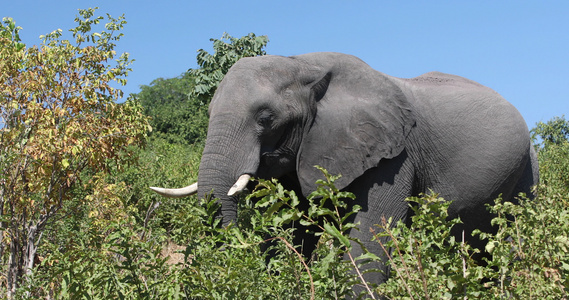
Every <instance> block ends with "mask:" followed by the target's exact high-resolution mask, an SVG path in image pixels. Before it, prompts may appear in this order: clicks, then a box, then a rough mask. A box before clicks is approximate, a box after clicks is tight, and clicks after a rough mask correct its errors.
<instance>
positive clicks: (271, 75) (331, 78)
mask: <svg viewBox="0 0 569 300" xmlns="http://www.w3.org/2000/svg"><path fill="white" fill-rule="evenodd" d="M209 116H210V121H209V128H208V134H207V140H206V144H205V149H204V152H203V156H202V160H201V163H200V168H199V175H198V176H199V178H198V184H197V186H196V185H192V186H189V187H186V188H183V189H178V190H170V189H158V188H154V189H155V190H156V191H157V192H159V193H161V194H163V195H166V196H185V195H187V194H189V193H192V192H196V191H199V194H200V196H204V195H206V194H209V193H211V194H212V196H213V197H216V198H219V200H220V201H221V215H222V217H223V224H228V223H229V222H232V221H234V220H235V218H236V215H237V194H238V193H239V192H240V191H242V190H243V189H244V188H245V186H246V184H247V182H248V180H249V178H250V177H251V176H253V177H259V178H279V177H282V176H285V175H289V176H294V178H296V179H297V180H298V182H299V183H300V187H301V190H302V193H303V194H304V195H305V196H306V195H308V194H310V192H311V191H313V190H314V189H315V188H316V186H315V182H316V180H317V179H319V178H321V177H322V174H321V173H320V171H318V170H317V169H316V168H314V166H315V165H320V166H322V167H324V168H326V169H327V170H328V171H329V172H331V173H332V174H341V175H342V177H341V179H339V180H338V181H337V182H336V184H337V187H338V188H340V189H342V188H345V187H346V186H348V185H349V184H350V183H351V182H352V181H353V180H354V179H356V178H357V177H359V176H361V175H362V174H363V173H364V172H365V171H366V170H368V169H370V168H373V167H375V166H377V165H378V163H379V161H380V160H382V159H389V158H393V157H395V156H397V155H399V153H400V152H401V151H402V150H403V148H404V146H405V141H406V137H407V135H408V134H409V132H410V130H411V128H412V127H413V126H414V124H415V121H414V118H413V114H412V111H411V107H410V105H409V103H408V102H407V101H406V98H405V96H404V94H403V92H402V91H401V89H400V88H399V87H398V86H397V85H396V84H394V83H393V82H392V81H391V80H390V79H389V77H388V76H386V75H384V74H382V73H380V72H378V71H375V70H373V69H372V68H371V67H369V66H368V65H367V64H365V63H364V62H363V61H361V60H359V59H358V58H356V57H353V56H350V55H345V54H339V53H312V54H305V55H300V56H293V57H281V56H262V57H254V58H244V59H241V60H240V61H238V62H237V63H236V64H235V65H234V66H233V67H232V68H231V69H230V70H229V72H228V73H227V75H226V76H225V78H224V79H223V81H222V82H221V83H220V85H219V87H218V89H217V91H216V93H215V95H214V97H213V99H212V101H211V104H210V107H209Z"/></svg>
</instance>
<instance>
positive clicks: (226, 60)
mask: <svg viewBox="0 0 569 300" xmlns="http://www.w3.org/2000/svg"><path fill="white" fill-rule="evenodd" d="M210 41H212V42H213V50H214V52H215V53H214V54H209V53H208V52H207V51H205V50H204V49H200V50H198V55H197V62H198V65H199V66H200V68H199V69H190V70H188V72H190V74H191V75H193V76H194V78H195V88H194V90H193V91H192V96H195V97H196V98H197V99H198V100H200V101H201V103H203V104H209V101H211V98H212V97H213V94H214V93H215V90H216V89H217V86H218V85H219V83H220V82H221V80H222V79H223V77H224V76H225V74H227V71H229V68H231V67H232V66H233V65H234V64H235V63H236V62H237V61H238V60H239V59H241V58H243V57H251V56H261V55H266V54H267V53H266V52H265V50H264V49H263V48H265V47H266V46H267V43H268V42H269V38H268V37H267V36H265V35H261V36H256V35H255V34H254V33H249V34H248V35H246V36H243V37H241V38H234V37H232V36H230V35H229V34H227V33H224V34H223V36H222V37H221V39H210Z"/></svg>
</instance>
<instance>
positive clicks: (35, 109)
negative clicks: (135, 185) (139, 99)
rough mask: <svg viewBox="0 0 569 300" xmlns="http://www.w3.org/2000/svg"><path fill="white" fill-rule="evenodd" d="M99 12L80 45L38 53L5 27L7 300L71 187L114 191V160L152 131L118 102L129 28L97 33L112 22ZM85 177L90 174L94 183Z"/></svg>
mask: <svg viewBox="0 0 569 300" xmlns="http://www.w3.org/2000/svg"><path fill="white" fill-rule="evenodd" d="M95 10H96V8H95V9H86V10H79V16H78V17H77V18H76V19H75V22H76V23H77V27H75V28H73V29H71V30H70V32H71V34H72V36H73V40H72V41H69V40H65V39H62V30H60V29H58V30H56V31H53V32H51V33H50V34H47V35H45V36H41V37H40V38H41V40H42V43H41V44H40V45H39V46H34V47H26V46H25V45H24V44H23V43H21V42H20V38H19V34H18V32H19V30H20V29H21V28H20V27H16V26H15V22H14V21H13V20H12V19H9V18H4V19H3V22H2V24H0V47H1V48H0V107H1V110H0V126H2V127H1V128H0V230H1V233H2V234H1V236H0V259H2V261H7V262H8V263H7V270H3V271H2V274H7V275H6V278H5V279H3V280H2V281H3V282H6V285H7V286H6V289H7V296H8V298H13V297H14V295H15V293H16V290H17V289H18V287H19V286H21V284H22V283H23V282H24V280H25V279H26V278H30V276H31V275H32V271H33V268H34V258H35V255H36V252H37V249H38V245H39V243H40V241H41V239H42V235H43V234H44V229H45V227H46V225H48V223H49V222H50V221H53V220H54V219H55V218H54V217H55V216H57V215H58V214H59V213H60V211H61V209H62V207H63V206H64V203H66V201H69V200H70V199H71V198H72V197H73V189H75V188H82V186H83V184H89V185H91V186H92V187H93V190H95V191H99V192H100V191H102V190H109V189H108V186H109V183H107V182H106V181H105V180H101V178H104V176H102V175H103V174H104V173H105V172H106V171H107V170H108V168H109V162H111V161H115V162H124V161H125V160H128V159H129V154H130V151H131V150H130V148H129V145H137V144H140V143H142V141H143V138H144V136H145V134H146V131H147V129H148V123H147V120H146V117H144V116H143V114H142V113H141V111H142V108H141V106H140V105H139V104H137V103H136V102H135V101H131V100H127V101H126V102H125V103H123V104H120V105H119V104H117V103H116V100H117V99H119V98H120V97H122V92H121V90H119V89H117V88H114V87H113V86H112V82H116V83H118V84H121V85H124V84H125V83H126V79H125V77H126V76H127V74H128V72H129V71H130V70H131V69H130V68H129V64H130V63H131V60H130V59H129V56H128V54H127V53H123V54H122V55H120V56H119V57H118V58H117V59H116V60H115V57H116V52H115V50H114V48H115V43H116V42H117V41H119V40H120V38H121V37H122V33H120V30H121V29H122V28H123V26H124V25H125V24H126V21H125V20H124V17H123V16H121V17H119V18H112V17H111V16H110V15H107V19H106V20H107V23H106V24H105V25H104V29H103V30H101V31H100V32H92V29H93V28H94V27H97V26H100V25H102V24H100V23H101V21H103V20H104V18H103V17H101V16H95ZM119 165H120V164H119ZM83 172H89V174H90V175H92V176H89V177H90V178H87V179H86V182H83V181H82V180H81V175H82V173H83ZM111 190H112V189H111ZM90 199H100V201H105V197H91V198H90ZM85 202H87V201H85Z"/></svg>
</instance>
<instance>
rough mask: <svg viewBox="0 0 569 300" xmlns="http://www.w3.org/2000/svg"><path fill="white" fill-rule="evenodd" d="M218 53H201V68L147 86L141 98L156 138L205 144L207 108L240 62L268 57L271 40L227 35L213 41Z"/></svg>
mask: <svg viewBox="0 0 569 300" xmlns="http://www.w3.org/2000/svg"><path fill="white" fill-rule="evenodd" d="M210 41H212V42H213V50H214V54H210V53H208V52H207V51H205V50H204V49H200V50H198V55H197V57H196V59H197V63H198V65H199V66H200V68H198V69H189V70H188V71H187V72H185V73H183V74H182V75H180V76H178V77H175V78H169V79H163V78H158V79H155V80H154V81H152V82H151V83H150V85H143V86H142V88H141V91H140V93H138V95H137V97H138V98H139V99H140V101H141V103H142V105H143V106H144V109H145V114H147V115H148V116H150V117H151V125H152V128H153V135H154V136H156V137H161V138H165V139H166V140H167V141H168V142H170V143H174V142H176V143H187V144H196V143H198V144H199V143H201V142H203V141H205V138H206V133H207V123H208V116H207V107H208V105H209V102H210V101H211V98H212V97H213V94H214V93H215V90H216V88H217V85H218V84H219V83H220V82H221V80H222V79H223V77H224V76H225V74H226V73H227V71H229V68H231V66H233V64H235V63H236V62H237V61H238V60H239V59H241V58H243V57H250V56H260V55H265V54H266V52H265V50H264V47H265V46H266V45H267V43H268V41H269V39H268V38H267V37H266V36H256V35H255V34H254V33H250V34H248V35H246V36H243V37H241V38H234V37H232V36H230V35H228V34H227V33H224V34H223V36H222V38H221V39H210Z"/></svg>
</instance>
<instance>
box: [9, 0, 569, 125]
mask: <svg viewBox="0 0 569 300" xmlns="http://www.w3.org/2000/svg"><path fill="white" fill-rule="evenodd" d="M5 2H6V3H3V5H2V8H1V12H0V17H4V16H9V17H12V18H14V19H15V21H16V24H17V25H18V26H21V27H23V30H22V31H21V36H22V37H23V41H24V42H25V43H26V44H28V45H32V44H37V43H39V38H38V37H39V35H41V34H46V33H48V32H51V31H53V30H55V29H57V28H61V29H64V30H66V29H69V28H72V27H74V23H73V19H74V17H75V15H77V9H78V8H87V7H95V6H98V7H100V10H99V12H100V13H107V12H108V13H110V14H111V15H112V16H115V17H118V16H120V15H121V14H125V16H126V20H127V22H128V24H127V25H126V28H125V30H124V34H125V37H124V38H123V40H122V41H121V42H120V44H119V49H118V51H119V52H129V53H130V54H131V58H134V59H135V60H136V61H135V63H134V65H133V69H134V70H133V72H132V73H131V75H130V76H129V78H128V84H127V86H126V87H125V88H124V89H123V90H124V91H125V93H126V94H128V93H136V92H138V91H139V90H140V89H139V87H140V85H147V84H150V82H151V81H152V80H153V79H155V78H158V77H163V78H169V77H176V76H178V75H180V74H181V73H182V72H184V71H185V70H187V69H188V68H193V67H196V62H195V57H196V51H197V50H198V49H200V48H204V49H206V50H208V51H209V50H210V49H211V42H210V41H209V39H210V38H220V37H221V36H222V34H223V32H227V33H229V34H230V35H232V36H235V37H241V36H243V35H246V34H248V33H250V32H254V33H255V34H257V35H268V37H269V40H270V42H269V45H268V47H267V52H268V53H269V54H278V55H286V56H288V55H295V54H302V53H308V52H315V51H336V52H344V53H349V54H353V55H356V56H358V57H360V58H361V59H363V60H364V61H366V62H367V63H368V64H370V65H371V66H372V67H373V68H375V69H377V70H379V71H381V72H384V73H387V74H389V75H394V76H398V77H415V76H418V75H420V74H422V73H425V72H429V71H441V72H446V73H452V74H456V75H460V76H464V77H467V78H469V79H473V80H475V81H478V82H480V83H482V84H484V85H486V86H489V87H491V88H493V89H494V90H496V91H497V92H499V93H500V94H502V96H504V97H505V98H506V99H507V100H509V101H510V102H511V103H512V104H514V106H516V107H517V108H518V109H519V110H520V112H521V113H522V115H523V116H524V118H525V119H526V121H527V123H528V125H529V127H533V126H534V125H535V123H536V122H538V121H547V120H549V119H550V118H552V117H554V116H561V115H563V114H565V115H566V117H568V118H569V89H568V87H569V1H379V0H378V1H347V0H345V1H333V0H330V1H311V0H302V1H296V0H294V1H293V0H289V1H270V0H265V1H246V0H242V1H214V0H209V1H205V0H204V1H173V0H160V1H157V0H153V1H146V0H139V1H131V0H113V1H77V0H73V1H68V0H66V1H59V0H56V1H29V0H18V1H5Z"/></svg>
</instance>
